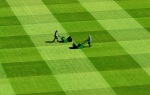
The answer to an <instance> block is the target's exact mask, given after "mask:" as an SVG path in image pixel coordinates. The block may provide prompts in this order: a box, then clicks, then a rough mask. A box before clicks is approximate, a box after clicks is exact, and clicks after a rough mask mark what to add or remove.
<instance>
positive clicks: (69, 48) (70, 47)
mask: <svg viewBox="0 0 150 95" xmlns="http://www.w3.org/2000/svg"><path fill="white" fill-rule="evenodd" d="M69 49H78V48H75V47H69Z"/></svg>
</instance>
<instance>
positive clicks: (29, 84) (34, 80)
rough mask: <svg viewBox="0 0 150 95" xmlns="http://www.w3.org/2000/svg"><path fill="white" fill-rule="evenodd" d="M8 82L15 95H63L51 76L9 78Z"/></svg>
mask: <svg viewBox="0 0 150 95" xmlns="http://www.w3.org/2000/svg"><path fill="white" fill-rule="evenodd" d="M9 80H10V82H11V84H12V86H13V89H14V91H15V92H16V94H17V95H20V94H21V95H24V94H27V95H28V94H29V95H30V94H34V93H40V94H42V93H46V92H49V93H51V94H54V95H55V93H56V94H57V93H58V92H61V93H60V94H62V95H65V93H64V92H63V91H62V88H61V87H60V86H59V85H58V82H57V80H56V78H55V77H54V76H53V75H51V76H49V75H47V76H30V77H21V78H20V77H18V78H9Z"/></svg>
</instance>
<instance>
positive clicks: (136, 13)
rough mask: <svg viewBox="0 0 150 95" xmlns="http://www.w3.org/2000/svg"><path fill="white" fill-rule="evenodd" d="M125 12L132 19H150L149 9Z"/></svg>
mask: <svg viewBox="0 0 150 95" xmlns="http://www.w3.org/2000/svg"><path fill="white" fill-rule="evenodd" d="M126 11H127V12H128V13H129V14H130V15H131V16H132V17H134V18H140V17H150V8H145V9H130V10H126Z"/></svg>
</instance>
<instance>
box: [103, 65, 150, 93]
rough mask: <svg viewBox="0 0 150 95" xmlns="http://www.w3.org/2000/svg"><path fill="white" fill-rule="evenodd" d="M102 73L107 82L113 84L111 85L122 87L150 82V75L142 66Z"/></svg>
mask: <svg viewBox="0 0 150 95" xmlns="http://www.w3.org/2000/svg"><path fill="white" fill-rule="evenodd" d="M101 74H102V75H103V76H104V77H105V78H106V80H107V82H108V83H109V84H110V85H111V87H118V88H119V87H120V88H122V87H125V86H128V87H130V86H137V85H149V84H150V81H149V80H150V77H149V76H148V75H147V73H145V71H144V70H143V69H140V68H137V69H126V70H112V71H101ZM133 89H134V88H133ZM147 89H148V88H147ZM114 90H115V89H114ZM115 91H116V90H115ZM139 91H140V89H139ZM117 92H118V91H116V93H117ZM119 92H120V91H119ZM124 93H126V92H124ZM126 94H128V93H126Z"/></svg>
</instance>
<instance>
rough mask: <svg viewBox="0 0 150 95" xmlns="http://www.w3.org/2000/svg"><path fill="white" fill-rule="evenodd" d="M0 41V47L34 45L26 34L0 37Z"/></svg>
mask: <svg viewBox="0 0 150 95" xmlns="http://www.w3.org/2000/svg"><path fill="white" fill-rule="evenodd" d="M0 42H1V43H0V49H7V48H25V47H34V45H33V43H32V42H31V40H30V38H29V37H28V36H27V35H26V36H11V37H0Z"/></svg>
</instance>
